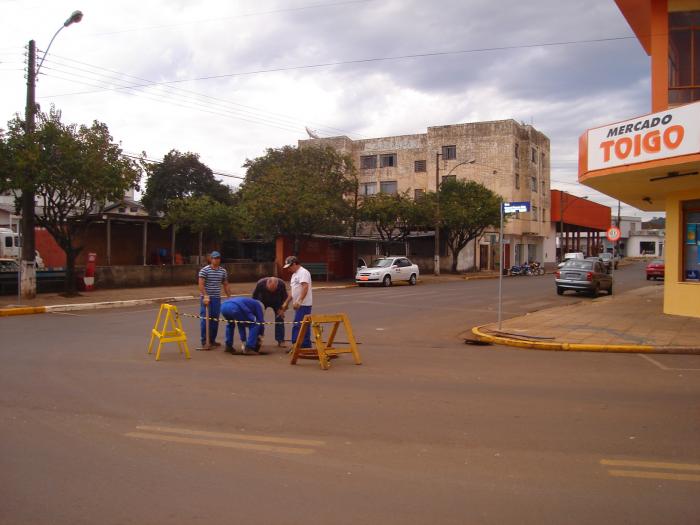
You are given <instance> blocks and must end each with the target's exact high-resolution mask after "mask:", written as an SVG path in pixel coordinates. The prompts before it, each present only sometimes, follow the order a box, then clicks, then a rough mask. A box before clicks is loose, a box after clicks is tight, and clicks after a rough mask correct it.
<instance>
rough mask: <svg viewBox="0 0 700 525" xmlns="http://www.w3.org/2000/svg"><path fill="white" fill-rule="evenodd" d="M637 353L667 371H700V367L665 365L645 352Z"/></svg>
mask: <svg viewBox="0 0 700 525" xmlns="http://www.w3.org/2000/svg"><path fill="white" fill-rule="evenodd" d="M637 355H638V356H639V357H641V358H642V359H645V360H647V361H649V362H650V363H651V364H653V365H655V366H657V367H659V368H660V369H661V370H666V371H671V372H673V371H678V372H681V371H686V372H700V368H671V367H668V366H665V365H663V364H661V363H659V362H658V361H657V360H656V359H654V358H653V357H649V356H648V355H644V354H637Z"/></svg>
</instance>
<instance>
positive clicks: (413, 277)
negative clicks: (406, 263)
mask: <svg viewBox="0 0 700 525" xmlns="http://www.w3.org/2000/svg"><path fill="white" fill-rule="evenodd" d="M417 282H418V280H417V279H416V274H415V273H412V274H411V277H410V278H409V279H408V284H410V285H411V286H415V284H416V283H417Z"/></svg>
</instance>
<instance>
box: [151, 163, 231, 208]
mask: <svg viewBox="0 0 700 525" xmlns="http://www.w3.org/2000/svg"><path fill="white" fill-rule="evenodd" d="M146 170H147V172H148V179H147V180H146V191H145V192H144V194H143V198H142V199H141V202H143V205H144V206H146V208H148V210H149V211H150V212H151V213H164V212H167V211H168V206H169V204H170V202H171V201H174V200H177V199H184V198H187V197H203V196H207V197H210V198H211V199H213V200H214V201H216V202H220V203H222V204H232V193H231V190H230V189H229V188H228V186H226V185H225V184H223V183H222V182H220V181H218V180H217V179H216V178H215V177H214V174H213V172H212V170H211V169H210V168H209V167H207V166H206V165H205V164H204V163H202V162H201V161H200V160H199V155H198V154H196V153H180V152H179V151H177V150H171V151H170V152H169V153H168V154H167V155H165V157H163V162H153V163H149V164H148V165H147V167H146Z"/></svg>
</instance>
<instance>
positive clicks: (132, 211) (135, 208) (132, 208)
mask: <svg viewBox="0 0 700 525" xmlns="http://www.w3.org/2000/svg"><path fill="white" fill-rule="evenodd" d="M129 211H130V212H131V213H138V211H139V209H138V208H137V207H136V206H132V207H131V208H129Z"/></svg>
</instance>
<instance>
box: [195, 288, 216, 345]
mask: <svg viewBox="0 0 700 525" xmlns="http://www.w3.org/2000/svg"><path fill="white" fill-rule="evenodd" d="M220 313H221V297H212V296H209V318H210V319H213V320H211V321H209V344H211V343H214V342H215V341H216V334H217V333H218V332H219V321H218V319H219V314H220ZM199 316H200V317H201V318H202V320H201V321H200V329H201V332H202V337H201V340H202V346H204V345H205V344H206V339H207V325H206V321H205V320H204V318H205V316H206V307H205V306H204V298H203V297H200V298H199Z"/></svg>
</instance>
